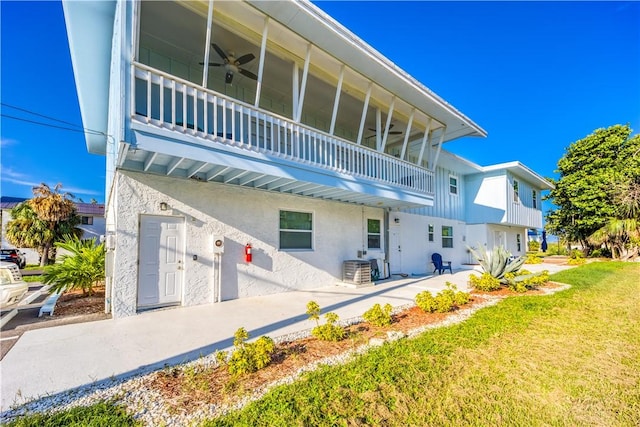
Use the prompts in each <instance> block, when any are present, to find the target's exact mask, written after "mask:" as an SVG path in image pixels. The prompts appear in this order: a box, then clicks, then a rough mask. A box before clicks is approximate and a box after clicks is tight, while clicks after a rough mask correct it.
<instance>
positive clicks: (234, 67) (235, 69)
mask: <svg viewBox="0 0 640 427" xmlns="http://www.w3.org/2000/svg"><path fill="white" fill-rule="evenodd" d="M211 46H213V48H214V49H215V51H216V52H218V55H220V58H222V60H223V61H224V62H223V63H218V62H209V66H210V67H224V69H225V71H226V73H225V75H224V82H225V83H227V84H231V82H232V81H233V75H234V73H240V74H242V75H243V76H246V77H249V78H250V79H253V80H258V76H256V75H255V74H253V73H252V72H251V71H249V70H245V69H244V68H242V67H241V66H242V65H244V64H246V63H248V62H251V61H253V60H254V59H255V55H254V54H253V53H247V54H245V55H242V56H241V57H239V58H236V57H235V54H234V53H233V52H231V51H229V54H228V55H227V54H226V53H225V52H224V50H222V49H221V48H220V46H218V45H217V44H215V43H211ZM200 65H204V62H201V63H200Z"/></svg>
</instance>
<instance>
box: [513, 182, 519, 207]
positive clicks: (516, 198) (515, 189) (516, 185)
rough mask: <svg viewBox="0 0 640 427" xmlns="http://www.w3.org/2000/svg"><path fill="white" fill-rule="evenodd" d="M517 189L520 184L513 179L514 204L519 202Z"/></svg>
mask: <svg viewBox="0 0 640 427" xmlns="http://www.w3.org/2000/svg"><path fill="white" fill-rule="evenodd" d="M519 187H520V184H519V183H518V181H516V180H515V179H514V180H513V201H514V202H516V203H518V202H519V201H520V194H519Z"/></svg>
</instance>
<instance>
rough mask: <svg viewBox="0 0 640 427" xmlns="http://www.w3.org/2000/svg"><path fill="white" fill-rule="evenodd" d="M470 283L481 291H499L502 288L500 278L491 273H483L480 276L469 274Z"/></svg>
mask: <svg viewBox="0 0 640 427" xmlns="http://www.w3.org/2000/svg"><path fill="white" fill-rule="evenodd" d="M469 283H470V284H471V286H473V287H474V288H475V289H477V290H479V291H486V292H488V291H497V290H498V289H500V286H501V285H500V280H498V279H496V278H495V277H493V276H492V275H491V274H489V273H482V276H480V277H478V276H476V275H475V274H472V275H470V276H469Z"/></svg>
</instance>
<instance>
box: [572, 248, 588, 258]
mask: <svg viewBox="0 0 640 427" xmlns="http://www.w3.org/2000/svg"><path fill="white" fill-rule="evenodd" d="M569 258H571V259H580V258H584V253H583V252H582V251H581V250H580V249H572V250H571V253H570V254H569Z"/></svg>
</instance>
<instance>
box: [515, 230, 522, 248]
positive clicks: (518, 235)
mask: <svg viewBox="0 0 640 427" xmlns="http://www.w3.org/2000/svg"><path fill="white" fill-rule="evenodd" d="M516 246H517V247H518V252H520V251H521V250H522V242H521V241H520V234H516Z"/></svg>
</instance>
